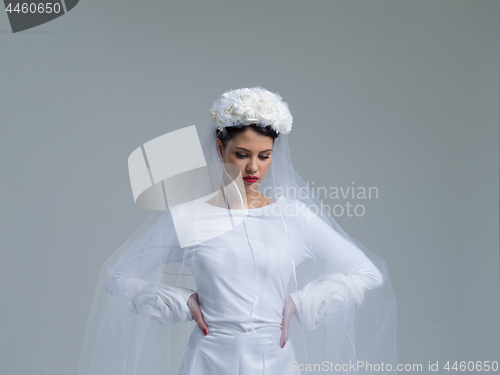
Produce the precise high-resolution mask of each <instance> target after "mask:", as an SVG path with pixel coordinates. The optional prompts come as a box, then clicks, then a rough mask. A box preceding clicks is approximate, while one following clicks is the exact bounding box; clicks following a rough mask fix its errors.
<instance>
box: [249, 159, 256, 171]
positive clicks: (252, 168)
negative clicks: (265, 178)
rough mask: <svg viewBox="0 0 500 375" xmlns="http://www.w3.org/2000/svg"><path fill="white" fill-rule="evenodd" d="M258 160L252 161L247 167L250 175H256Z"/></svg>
mask: <svg viewBox="0 0 500 375" xmlns="http://www.w3.org/2000/svg"><path fill="white" fill-rule="evenodd" d="M257 169H258V167H257V160H256V159H255V158H252V159H250V161H249V163H248V165H247V170H248V172H249V173H255V172H257Z"/></svg>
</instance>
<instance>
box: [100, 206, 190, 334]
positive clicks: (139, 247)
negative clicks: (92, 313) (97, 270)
mask: <svg viewBox="0 0 500 375" xmlns="http://www.w3.org/2000/svg"><path fill="white" fill-rule="evenodd" d="M168 220H170V221H171V217H170V215H169V214H168V213H167V214H165V215H164V216H163V217H162V218H161V219H160V220H158V221H157V222H156V223H154V224H153V225H152V226H151V227H149V228H148V229H147V230H145V231H144V232H143V233H141V235H140V236H138V237H137V238H136V239H135V240H134V241H133V242H132V243H131V245H130V246H129V248H128V249H127V250H126V251H125V252H124V253H123V254H122V255H121V256H120V259H119V260H118V261H117V262H116V263H115V264H114V265H112V266H110V267H109V268H108V279H107V283H106V291H107V293H108V294H109V295H111V296H114V297H120V298H125V300H126V303H127V305H128V307H129V308H130V309H131V310H132V311H133V312H134V313H137V314H143V315H148V316H150V317H152V318H153V319H155V320H157V321H158V322H159V323H161V324H164V323H166V321H171V322H172V323H176V322H178V321H183V322H187V321H190V320H193V317H192V315H191V311H190V309H189V306H188V301H189V297H190V296H191V295H192V294H193V293H196V291H194V290H191V289H189V288H180V287H172V286H167V285H164V284H163V283H161V282H160V281H159V280H161V276H160V277H159V276H158V275H161V274H162V272H163V267H164V265H165V264H166V263H171V262H179V263H183V261H184V254H185V251H184V250H185V249H183V248H181V247H180V246H179V243H178V241H177V237H176V234H175V233H164V229H165V228H173V226H172V225H169V223H168ZM154 272H156V276H154V275H155V274H154Z"/></svg>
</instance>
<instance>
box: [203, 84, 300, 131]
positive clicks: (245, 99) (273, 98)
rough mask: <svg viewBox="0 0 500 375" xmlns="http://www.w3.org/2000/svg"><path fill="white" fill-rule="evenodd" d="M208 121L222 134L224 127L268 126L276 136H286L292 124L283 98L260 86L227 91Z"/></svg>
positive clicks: (218, 100) (217, 102) (214, 105)
mask: <svg viewBox="0 0 500 375" xmlns="http://www.w3.org/2000/svg"><path fill="white" fill-rule="evenodd" d="M210 117H212V120H214V121H215V122H216V123H217V127H218V129H219V130H221V131H222V130H223V129H224V128H225V127H226V126H235V125H252V124H254V125H261V126H267V125H271V127H272V128H273V129H274V131H276V133H281V134H288V133H290V130H292V122H293V117H292V115H291V113H290V110H289V109H288V104H287V103H286V102H284V101H283V98H282V97H281V96H280V95H279V94H277V93H276V94H275V93H272V92H271V91H268V90H266V89H265V88H263V87H260V86H256V87H252V88H243V89H238V90H230V91H226V92H225V93H224V94H222V95H221V96H220V97H219V99H217V100H216V101H215V102H214V104H213V106H212V108H211V109H210Z"/></svg>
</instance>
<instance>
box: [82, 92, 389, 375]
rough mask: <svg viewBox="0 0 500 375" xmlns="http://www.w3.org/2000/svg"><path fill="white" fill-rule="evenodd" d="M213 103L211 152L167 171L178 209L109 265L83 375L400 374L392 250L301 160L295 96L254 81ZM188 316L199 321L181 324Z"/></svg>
mask: <svg viewBox="0 0 500 375" xmlns="http://www.w3.org/2000/svg"><path fill="white" fill-rule="evenodd" d="M210 113H211V117H212V120H213V123H212V127H211V128H210V129H209V130H208V132H207V136H206V137H205V141H204V143H203V155H204V158H205V160H204V161H205V162H206V163H201V164H200V165H202V167H200V168H192V169H190V170H186V171H185V172H184V173H183V174H182V173H181V174H180V175H178V176H175V177H170V178H166V179H164V180H163V181H162V183H163V187H164V191H165V195H166V200H167V202H168V206H169V209H168V210H167V211H166V212H165V213H164V214H162V215H161V216H160V217H158V218H156V217H155V218H154V219H153V220H150V222H149V223H148V224H147V225H145V226H144V227H143V228H141V229H140V230H139V231H138V233H136V235H134V236H133V237H132V238H131V239H130V240H129V241H127V243H125V244H124V246H122V248H120V249H119V251H118V252H117V253H115V255H114V256H113V257H112V258H110V260H108V262H107V263H106V264H105V267H103V272H102V274H101V279H100V281H99V284H98V293H97V294H96V297H95V300H94V301H95V302H94V303H93V306H92V311H91V317H98V318H100V319H97V320H95V321H90V319H89V321H90V322H89V326H88V327H87V332H86V336H85V341H84V347H83V348H82V354H81V357H80V368H79V370H80V373H79V374H84V373H85V374H101V373H102V374H115V373H116V374H122V373H123V374H175V373H178V374H182V375H187V374H193V375H205V374H214V375H215V374H217V375H221V374H228V375H229V374H231V375H235V374H241V375H243V374H266V375H268V374H269V375H270V374H273V375H284V374H297V373H306V372H310V371H317V372H325V371H328V373H345V374H348V373H364V372H366V373H369V372H371V371H381V370H383V371H386V372H389V373H390V372H394V370H395V302H394V296H393V293H392V289H391V286H390V282H389V279H388V274H387V270H386V267H385V262H384V261H383V260H381V259H380V258H378V257H376V256H375V255H374V254H372V253H370V252H369V251H368V250H367V249H366V248H364V249H363V246H362V245H361V244H359V243H357V242H355V241H354V240H353V239H351V238H350V237H349V236H348V235H347V234H345V232H343V231H342V229H341V228H340V227H339V226H338V224H337V223H336V222H335V220H334V219H333V218H332V217H331V215H330V214H329V213H328V211H327V210H326V208H325V207H324V206H323V205H322V204H321V202H319V200H318V199H317V197H315V196H314V194H313V193H312V192H311V191H310V189H309V188H308V187H307V185H306V184H305V183H304V181H302V179H301V178H300V177H299V176H298V174H297V173H296V172H295V170H294V169H293V166H292V163H291V158H290V154H289V149H288V142H287V134H288V133H289V132H290V131H291V125H292V116H291V114H290V112H289V109H288V105H287V104H286V103H285V102H283V101H282V98H281V96H279V95H278V94H275V93H272V92H269V91H268V90H265V89H264V88H262V87H254V88H245V89H239V90H231V91H228V92H226V93H224V94H223V95H221V96H220V97H219V99H218V100H217V101H216V102H215V103H214V105H213V107H212V109H211V110H210ZM214 125H215V126H214ZM318 136H320V134H318ZM184 151H185V152H181V154H180V155H179V160H177V161H175V160H168V163H176V162H177V163H182V162H184V161H185V159H186V158H189V155H190V153H191V152H190V150H184ZM152 164H153V165H154V163H152V162H150V165H152ZM151 174H152V175H154V173H151ZM165 265H167V267H168V266H172V265H177V268H176V272H171V271H168V272H165V271H164V267H165ZM172 274H175V276H172ZM166 279H169V280H170V282H166ZM167 284H168V285H167ZM174 285H175V286H174ZM100 287H101V288H100ZM99 288H100V289H99ZM103 289H105V290H106V292H107V294H106V295H104V294H103V293H102V290H103ZM96 301H97V302H96ZM179 321H183V322H189V321H195V322H196V325H195V326H194V327H192V329H190V332H187V331H183V330H182V329H180V330H178V331H177V332H175V335H174V331H176V330H175V328H176V327H178V326H179V325H174V324H175V323H177V322H179ZM155 322H159V323H161V324H160V325H158V324H155ZM160 327H162V328H160ZM190 328H191V326H190ZM187 335H188V337H187ZM184 337H185V338H186V339H187V345H185V346H184V345H182V346H183V348H184V353H183V356H182V361H181V363H180V366H179V365H178V364H176V363H175V358H173V356H175V354H174V352H175V351H176V349H177V348H176V347H175V345H172V344H173V343H174V342H173V340H174V339H178V340H182V339H183V338H184ZM370 366H371V367H370ZM374 366H375V370H374ZM377 366H378V367H377ZM381 366H382V368H381ZM388 366H391V367H390V368H389V367H388ZM377 368H378V370H377Z"/></svg>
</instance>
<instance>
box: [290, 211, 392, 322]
mask: <svg viewBox="0 0 500 375" xmlns="http://www.w3.org/2000/svg"><path fill="white" fill-rule="evenodd" d="M300 205H302V207H301V211H300V212H302V214H301V215H299V216H300V218H299V220H300V225H299V228H300V236H303V237H302V240H301V246H302V249H301V250H302V251H301V259H299V263H300V262H301V261H303V260H307V259H314V260H318V259H319V260H322V261H325V262H326V263H327V264H328V265H330V266H332V267H333V268H334V269H335V270H336V271H337V272H335V273H331V274H325V275H322V276H320V277H319V278H318V279H316V280H313V281H311V282H309V283H308V284H307V285H306V286H304V288H302V289H301V290H299V291H296V292H293V293H290V297H291V298H292V300H293V302H294V304H295V307H296V311H295V316H296V317H297V319H298V320H299V322H300V323H301V324H302V325H303V326H304V327H305V328H307V329H315V328H316V326H317V325H318V324H321V323H325V322H327V321H329V319H330V318H331V317H332V315H333V314H335V313H336V312H337V311H339V310H341V309H343V308H346V304H348V303H349V304H352V305H354V306H359V305H361V303H363V300H364V295H365V291H366V290H368V289H374V288H377V287H379V286H381V285H382V284H383V277H382V274H381V273H380V271H379V270H378V268H377V267H376V266H375V265H374V264H373V263H372V262H371V261H370V260H369V259H368V257H367V256H366V255H365V253H364V252H363V251H362V250H361V249H360V248H359V247H358V246H356V245H355V244H354V243H353V242H351V241H350V240H348V239H346V238H345V237H344V236H343V235H341V234H340V233H339V232H337V231H336V230H334V229H333V228H332V227H331V226H330V225H328V224H327V223H326V222H325V221H324V220H323V219H321V218H320V217H319V216H318V215H316V214H314V213H313V212H311V211H310V210H309V209H307V207H305V205H304V204H302V203H300Z"/></svg>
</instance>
